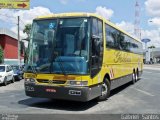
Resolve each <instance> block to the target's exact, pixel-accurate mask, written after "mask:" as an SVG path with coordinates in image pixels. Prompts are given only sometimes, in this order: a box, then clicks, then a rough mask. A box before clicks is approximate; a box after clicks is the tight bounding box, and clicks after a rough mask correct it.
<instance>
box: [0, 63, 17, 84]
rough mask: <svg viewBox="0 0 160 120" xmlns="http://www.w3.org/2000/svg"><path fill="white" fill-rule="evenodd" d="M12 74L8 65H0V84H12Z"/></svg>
mask: <svg viewBox="0 0 160 120" xmlns="http://www.w3.org/2000/svg"><path fill="white" fill-rule="evenodd" d="M13 74H14V72H13V69H12V67H11V66H10V65H0V84H3V85H5V86H6V85H7V83H8V82H13V83H14V75H13Z"/></svg>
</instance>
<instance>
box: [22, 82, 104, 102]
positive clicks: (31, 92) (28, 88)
mask: <svg viewBox="0 0 160 120" xmlns="http://www.w3.org/2000/svg"><path fill="white" fill-rule="evenodd" d="M25 93H26V95H27V96H30V97H39V98H50V99H62V100H73V101H82V102H86V101H89V100H91V99H94V98H96V97H98V96H100V95H101V85H95V86H92V87H68V86H66V87H62V86H44V85H35V84H25Z"/></svg>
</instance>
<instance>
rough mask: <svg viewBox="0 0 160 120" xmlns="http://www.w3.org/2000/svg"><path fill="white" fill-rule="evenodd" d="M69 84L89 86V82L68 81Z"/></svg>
mask: <svg viewBox="0 0 160 120" xmlns="http://www.w3.org/2000/svg"><path fill="white" fill-rule="evenodd" d="M67 84H68V85H70V86H87V85H88V81H76V80H68V81H67Z"/></svg>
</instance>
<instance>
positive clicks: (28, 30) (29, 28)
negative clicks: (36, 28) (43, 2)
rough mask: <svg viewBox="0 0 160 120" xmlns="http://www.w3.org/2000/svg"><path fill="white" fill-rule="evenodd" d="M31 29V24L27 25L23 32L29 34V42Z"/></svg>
mask: <svg viewBox="0 0 160 120" xmlns="http://www.w3.org/2000/svg"><path fill="white" fill-rule="evenodd" d="M31 27H32V26H31V24H26V25H25V28H24V30H23V33H26V34H27V39H26V40H27V41H29V38H30V31H31Z"/></svg>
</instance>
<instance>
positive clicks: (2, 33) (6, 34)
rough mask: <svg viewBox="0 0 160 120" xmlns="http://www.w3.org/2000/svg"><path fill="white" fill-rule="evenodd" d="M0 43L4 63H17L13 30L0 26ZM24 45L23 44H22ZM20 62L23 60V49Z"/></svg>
mask: <svg viewBox="0 0 160 120" xmlns="http://www.w3.org/2000/svg"><path fill="white" fill-rule="evenodd" d="M0 45H1V47H2V49H3V52H4V63H6V64H18V63H19V60H18V40H17V34H15V33H14V32H12V31H10V30H8V29H3V28H0ZM22 45H24V44H22ZM20 58H21V63H23V61H24V49H23V50H22V51H21V57H20Z"/></svg>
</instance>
